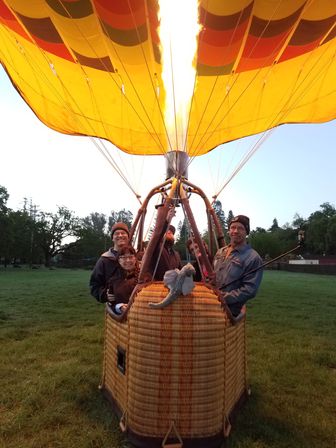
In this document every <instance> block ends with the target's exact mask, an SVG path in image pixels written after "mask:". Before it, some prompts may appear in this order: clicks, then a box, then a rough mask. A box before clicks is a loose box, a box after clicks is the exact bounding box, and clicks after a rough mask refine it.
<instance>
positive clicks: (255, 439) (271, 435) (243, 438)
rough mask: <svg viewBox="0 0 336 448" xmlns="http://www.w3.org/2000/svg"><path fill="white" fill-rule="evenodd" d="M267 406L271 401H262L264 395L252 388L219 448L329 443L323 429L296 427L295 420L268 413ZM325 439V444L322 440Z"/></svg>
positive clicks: (312, 446) (301, 446)
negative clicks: (230, 430) (229, 432)
mask: <svg viewBox="0 0 336 448" xmlns="http://www.w3.org/2000/svg"><path fill="white" fill-rule="evenodd" d="M269 406H272V407H273V408H274V404H269V403H267V402H265V397H264V396H263V394H262V392H261V391H259V390H258V389H256V390H253V391H252V394H251V396H250V397H249V399H248V400H247V402H246V403H245V405H244V406H243V407H242V409H241V410H240V411H239V412H238V414H237V416H236V418H235V420H234V421H233V425H232V426H233V429H232V432H231V434H230V437H229V438H228V439H227V440H226V441H225V442H224V444H223V446H222V448H238V447H239V448H293V447H295V448H315V447H316V448H317V447H322V446H324V447H329V446H330V445H328V443H330V440H329V441H328V440H326V438H325V434H324V432H323V429H322V428H321V429H320V430H319V431H317V430H316V427H314V428H311V427H307V426H304V427H301V428H300V427H299V424H298V421H295V420H293V421H290V417H289V418H286V419H284V418H281V415H282V412H283V411H282V410H281V409H280V407H279V415H280V416H276V415H274V416H270V413H269ZM323 442H325V444H323Z"/></svg>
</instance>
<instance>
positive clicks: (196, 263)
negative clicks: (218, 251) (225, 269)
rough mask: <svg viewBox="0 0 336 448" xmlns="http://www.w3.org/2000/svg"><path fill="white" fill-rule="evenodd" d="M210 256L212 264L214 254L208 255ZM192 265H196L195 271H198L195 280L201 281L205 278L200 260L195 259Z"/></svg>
mask: <svg viewBox="0 0 336 448" xmlns="http://www.w3.org/2000/svg"><path fill="white" fill-rule="evenodd" d="M208 258H209V262H210V264H212V262H213V256H212V255H208ZM192 265H193V266H194V268H195V271H196V274H195V275H194V280H195V282H201V281H202V280H203V278H202V274H201V270H200V266H199V263H198V261H197V260H194V261H193V262H192Z"/></svg>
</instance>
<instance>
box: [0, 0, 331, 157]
mask: <svg viewBox="0 0 336 448" xmlns="http://www.w3.org/2000/svg"><path fill="white" fill-rule="evenodd" d="M158 9H159V6H158V3H157V1H156V0H129V1H127V2H126V1H120V0H77V1H74V0H63V1H61V0H34V1H27V0H6V1H4V0H0V61H1V63H2V65H3V66H4V67H5V69H6V71H7V73H8V75H9V76H10V78H11V80H12V82H13V84H14V86H15V87H16V89H17V90H18V92H19V93H20V95H21V96H22V98H23V99H24V100H25V101H26V102H27V104H28V105H29V106H30V107H31V109H32V110H33V111H34V112H35V114H36V115H37V116H38V117H39V118H40V119H41V120H42V121H43V122H44V123H45V124H46V125H47V126H49V127H51V128H53V129H55V130H57V131H59V132H63V133H66V134H77V135H78V134H83V135H90V136H97V137H102V138H104V139H107V140H109V141H111V142H112V143H113V144H115V145H116V146H118V147H119V148H120V149H122V150H123V151H126V152H129V153H132V154H163V153H165V152H166V151H167V150H168V149H169V142H168V139H167V130H166V126H165V121H164V104H165V88H164V85H163V81H162V76H161V75H162V65H161V50H160V38H159V34H158V26H159V19H158ZM178 13H179V11H178V10H177V11H176V14H178ZM199 17H200V23H201V25H202V29H201V32H200V34H199V36H198V50H197V54H196V56H195V68H196V72H195V76H196V78H195V88H194V94H193V98H192V100H191V106H190V117H189V126H188V132H187V150H188V153H189V155H191V156H193V155H201V154H204V153H206V152H208V151H210V150H211V149H213V148H214V147H216V146H218V145H219V144H221V143H225V142H228V141H232V140H235V139H238V138H241V137H244V136H248V135H252V134H256V133H259V132H261V131H264V130H267V129H270V128H272V127H274V126H277V125H279V124H282V123H294V122H305V123H309V122H323V121H327V120H331V119H333V118H335V117H336V106H335V105H336V82H335V80H336V58H335V53H336V38H335V37H336V2H333V1H330V0H315V1H313V2H311V1H306V0H290V1H289V0H286V1H283V0H277V1H272V2H269V1H266V0H255V1H248V0H235V1H234V2H233V1H231V0H202V1H200V5H199ZM171 149H182V148H171Z"/></svg>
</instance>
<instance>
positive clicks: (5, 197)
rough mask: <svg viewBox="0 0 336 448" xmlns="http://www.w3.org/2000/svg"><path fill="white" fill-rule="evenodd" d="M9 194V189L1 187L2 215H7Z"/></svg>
mask: <svg viewBox="0 0 336 448" xmlns="http://www.w3.org/2000/svg"><path fill="white" fill-rule="evenodd" d="M8 198H9V194H8V191H7V188H5V187H3V186H1V185H0V214H2V213H6V211H7V206H6V204H7V201H8Z"/></svg>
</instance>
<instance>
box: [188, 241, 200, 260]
mask: <svg viewBox="0 0 336 448" xmlns="http://www.w3.org/2000/svg"><path fill="white" fill-rule="evenodd" d="M190 253H191V254H193V255H195V257H200V256H201V251H200V250H199V247H198V244H197V243H194V244H191V245H190Z"/></svg>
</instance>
